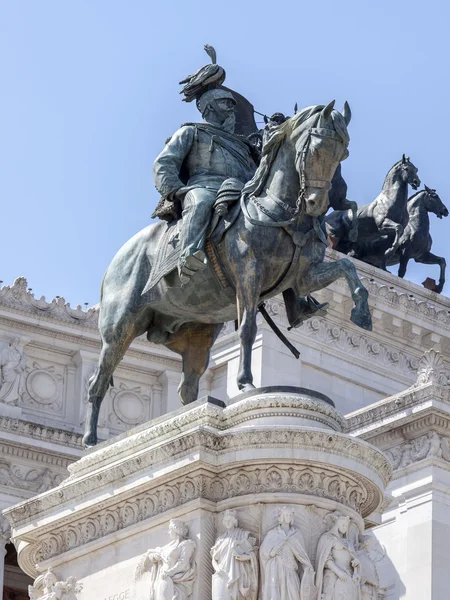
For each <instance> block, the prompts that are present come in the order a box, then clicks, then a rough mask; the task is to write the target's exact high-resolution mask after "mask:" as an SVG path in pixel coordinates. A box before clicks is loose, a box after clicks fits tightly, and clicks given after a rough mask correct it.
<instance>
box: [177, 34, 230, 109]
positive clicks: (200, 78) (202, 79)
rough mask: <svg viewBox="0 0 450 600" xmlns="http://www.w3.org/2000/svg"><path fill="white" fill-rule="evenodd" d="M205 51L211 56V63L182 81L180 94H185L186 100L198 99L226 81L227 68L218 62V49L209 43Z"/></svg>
mask: <svg viewBox="0 0 450 600" xmlns="http://www.w3.org/2000/svg"><path fill="white" fill-rule="evenodd" d="M205 51H206V53H207V54H208V56H209V57H210V58H211V64H210V65H206V66H204V67H202V68H201V69H199V70H198V71H196V72H195V73H194V74H193V75H189V76H188V77H186V78H185V79H183V80H182V81H180V85H183V84H184V85H183V88H182V90H181V91H180V94H184V98H183V100H184V101H185V102H192V101H193V100H198V99H199V98H200V97H201V96H202V95H203V94H204V93H205V92H207V91H209V90H214V89H216V88H218V87H219V86H220V85H222V83H223V82H224V81H225V77H226V73H225V69H224V68H223V67H221V66H220V65H218V64H217V62H216V51H215V50H214V48H213V47H212V46H209V45H208V44H206V45H205Z"/></svg>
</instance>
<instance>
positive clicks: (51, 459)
mask: <svg viewBox="0 0 450 600" xmlns="http://www.w3.org/2000/svg"><path fill="white" fill-rule="evenodd" d="M22 443H23V442H22ZM0 454H2V455H3V456H5V457H6V456H8V457H12V458H14V459H25V460H27V461H31V462H33V463H40V464H44V465H48V466H49V467H58V468H60V469H63V470H65V469H67V468H68V466H69V465H70V464H71V463H72V462H73V461H74V460H76V459H75V457H71V458H68V456H67V454H66V455H62V451H60V453H56V452H52V451H48V450H47V449H45V450H44V449H43V448H39V447H36V446H35V447H30V446H26V445H25V444H23V445H19V444H17V445H16V444H14V443H11V442H6V443H5V442H2V443H1V444H0Z"/></svg>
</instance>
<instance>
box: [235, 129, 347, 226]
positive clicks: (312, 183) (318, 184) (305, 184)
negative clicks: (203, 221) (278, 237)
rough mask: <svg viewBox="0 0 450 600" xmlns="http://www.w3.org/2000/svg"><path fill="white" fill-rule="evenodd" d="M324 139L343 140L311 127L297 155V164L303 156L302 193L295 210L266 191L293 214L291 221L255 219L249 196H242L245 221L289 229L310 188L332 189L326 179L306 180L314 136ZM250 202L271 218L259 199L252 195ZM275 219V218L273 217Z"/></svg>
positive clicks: (332, 131) (331, 133)
mask: <svg viewBox="0 0 450 600" xmlns="http://www.w3.org/2000/svg"><path fill="white" fill-rule="evenodd" d="M313 135H314V136H317V137H323V138H332V139H334V140H336V141H338V142H341V143H342V139H341V138H340V136H339V135H338V134H337V133H336V132H335V131H334V129H327V128H324V127H310V128H309V129H308V135H307V136H306V140H305V143H304V144H303V146H302V149H301V150H300V151H298V152H297V154H296V162H297V159H298V156H299V155H301V158H300V193H299V195H298V198H297V202H296V206H295V209H294V208H292V207H291V206H288V205H287V204H286V203H285V202H284V201H283V200H281V198H278V197H277V196H275V194H274V193H273V192H271V191H270V190H269V189H266V193H267V195H268V196H269V197H271V198H272V200H274V202H276V203H277V204H278V205H280V206H281V207H282V208H283V209H284V210H285V211H286V212H288V213H290V214H293V216H292V217H291V218H290V219H287V220H286V221H275V222H274V223H270V222H267V221H260V220H258V219H253V218H252V217H251V216H250V214H249V212H248V209H247V194H242V196H241V209H242V213H243V214H244V217H245V219H246V220H247V221H248V222H249V223H251V224H252V225H258V226H259V227H288V226H289V225H294V224H295V223H296V221H297V219H298V216H299V214H300V212H301V210H302V209H303V208H304V201H305V196H306V190H307V189H308V188H309V187H315V188H319V189H326V190H330V189H331V182H330V181H328V180H326V179H307V178H306V166H305V165H306V154H307V152H308V149H309V146H310V144H311V138H312V136H313ZM248 200H250V201H251V202H252V203H253V204H254V205H255V206H256V207H257V209H259V210H260V211H261V212H263V213H264V214H266V215H267V216H269V217H271V214H270V212H269V211H268V210H267V209H266V208H265V207H264V206H263V205H262V204H261V203H260V202H259V201H258V200H257V198H256V197H255V196H253V195H251V196H250V197H249V198H248ZM272 218H273V217H272Z"/></svg>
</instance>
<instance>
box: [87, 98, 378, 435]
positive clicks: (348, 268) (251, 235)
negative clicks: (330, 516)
mask: <svg viewBox="0 0 450 600" xmlns="http://www.w3.org/2000/svg"><path fill="white" fill-rule="evenodd" d="M333 105H334V103H331V104H329V105H328V106H327V107H324V106H315V107H311V108H307V109H304V110H302V111H300V112H299V113H297V114H296V115H294V116H293V117H292V118H290V119H289V120H287V121H286V122H285V123H283V124H282V125H281V126H280V127H279V128H278V129H277V130H276V131H275V132H274V134H273V135H272V136H271V138H270V140H269V141H268V143H267V144H266V145H265V147H264V150H263V156H262V160H261V164H260V166H259V167H258V169H257V171H256V173H255V176H254V177H253V179H252V180H251V181H250V182H248V184H247V185H246V186H245V187H244V189H243V192H242V196H241V206H242V209H243V210H242V211H240V212H239V214H238V216H237V218H236V219H235V221H234V222H233V224H232V225H231V227H230V228H229V229H228V230H227V231H226V232H225V234H224V236H223V238H222V240H221V242H220V243H219V244H218V246H217V248H216V252H217V256H218V257H219V259H220V260H219V262H220V263H221V265H222V266H223V271H224V272H225V274H226V277H227V278H228V281H229V282H230V285H231V287H232V288H233V290H234V292H233V293H231V294H230V293H229V291H228V293H226V291H224V289H223V288H222V287H221V285H220V284H219V281H218V278H217V275H216V274H215V272H214V271H213V269H212V268H211V265H208V267H207V268H206V269H204V270H203V271H202V272H199V273H198V274H197V275H196V276H195V277H193V279H192V281H190V282H189V283H188V284H187V285H185V286H184V287H182V286H181V284H180V281H179V278H178V272H177V271H176V270H173V271H172V272H171V273H170V274H168V275H167V276H165V277H163V278H162V279H161V280H160V281H159V282H158V283H157V284H156V286H155V287H154V288H152V289H151V290H149V291H148V292H144V293H142V292H143V290H144V288H145V286H146V283H147V281H148V278H149V275H150V272H151V269H152V265H154V263H155V257H156V254H157V250H158V244H159V242H160V240H161V238H162V237H163V235H164V233H165V231H166V229H167V227H168V226H167V224H166V223H162V222H159V223H155V224H153V225H149V226H148V227H146V228H145V229H143V230H142V231H140V232H139V233H137V234H136V235H135V236H134V237H133V238H132V239H131V240H129V241H128V242H127V243H126V244H125V245H124V246H123V247H122V248H121V249H120V250H119V252H118V253H117V254H116V256H115V257H114V259H113V261H112V262H111V264H110V266H109V267H108V269H107V271H106V273H105V276H104V279H103V283H102V290H101V304H100V318H99V329H100V335H101V339H102V350H101V354H100V359H99V364H98V368H97V370H96V372H95V374H94V375H93V377H92V379H91V381H90V386H89V404H88V415H87V420H86V432H85V436H84V443H85V445H86V446H92V445H95V444H96V443H97V422H98V414H99V410H100V405H101V402H102V400H103V398H104V396H105V394H106V391H107V389H108V386H109V385H110V383H111V378H112V374H113V372H114V370H115V368H116V367H117V365H118V363H119V362H120V360H121V359H122V357H123V356H124V354H125V352H126V350H127V348H128V346H129V345H130V344H131V342H132V341H133V340H134V339H135V338H136V337H138V336H140V335H142V334H144V333H147V337H148V339H149V340H151V341H153V342H156V343H161V344H164V345H165V346H166V347H167V348H169V349H170V350H173V351H174V352H177V353H179V354H180V355H181V356H182V359H183V366H182V376H181V382H180V385H179V388H178V391H179V394H180V396H181V401H182V402H183V404H188V403H190V402H193V401H194V400H196V399H197V394H198V384H199V379H200V377H201V376H202V375H203V373H204V372H205V370H206V368H207V365H208V362H209V357H210V350H211V347H212V345H213V343H214V341H215V340H216V338H217V336H218V334H219V332H220V330H221V328H222V325H223V323H224V322H226V321H230V320H233V319H236V318H237V319H238V320H239V338H240V344H241V356H240V367H239V373H238V377H237V383H238V386H239V389H241V390H244V391H245V390H248V389H251V388H253V387H254V386H253V376H252V370H251V355H252V345H253V342H254V340H255V336H256V331H257V325H256V315H257V310H258V306H259V304H260V303H261V302H262V301H263V300H264V299H266V298H270V297H273V296H275V295H276V294H279V293H281V292H283V291H284V290H287V289H289V288H293V289H294V290H295V292H296V293H297V294H298V295H301V296H305V295H307V294H309V293H311V292H314V291H315V290H319V289H321V288H324V287H326V286H327V285H329V284H330V283H332V282H333V281H335V280H336V279H338V278H340V277H345V278H346V280H347V283H348V285H349V288H350V291H351V294H352V298H353V300H354V302H355V307H354V308H353V309H352V314H351V319H352V321H353V322H354V323H356V324H357V325H359V326H361V327H364V328H365V329H371V316H370V312H369V307H368V303H367V297H368V293H367V290H366V289H365V288H364V286H363V285H362V283H361V281H360V280H359V278H358V275H357V273H356V269H355V267H354V265H353V263H352V262H351V261H350V260H348V259H342V260H338V261H336V262H328V263H325V262H324V256H325V249H326V238H325V235H324V232H323V230H322V228H321V224H320V222H319V220H318V219H317V217H319V216H321V215H323V214H325V212H326V210H327V208H328V190H329V189H330V182H331V179H332V177H333V174H334V172H335V171H336V167H337V165H338V164H339V163H340V161H341V160H343V159H344V158H346V157H347V155H348V150H347V146H348V142H349V136H348V133H347V125H348V121H349V120H350V118H349V115H348V114H346V110H345V109H344V114H341V113H339V112H338V111H336V110H333Z"/></svg>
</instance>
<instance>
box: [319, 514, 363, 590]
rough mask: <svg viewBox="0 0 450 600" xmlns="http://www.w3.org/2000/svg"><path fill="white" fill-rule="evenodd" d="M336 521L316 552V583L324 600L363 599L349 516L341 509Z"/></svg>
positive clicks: (320, 540)
mask: <svg viewBox="0 0 450 600" xmlns="http://www.w3.org/2000/svg"><path fill="white" fill-rule="evenodd" d="M330 516H331V518H332V519H333V521H334V523H333V526H332V527H331V529H330V530H329V531H327V532H325V533H324V534H322V536H321V537H320V539H319V544H318V546H317V554H316V587H317V591H318V597H319V598H320V599H321V600H360V599H361V594H360V563H359V560H358V558H357V556H356V552H355V549H354V548H353V546H352V544H351V542H350V540H348V539H347V533H348V528H349V524H350V518H349V517H346V516H344V515H342V514H340V513H338V512H335V513H334V514H332V515H330Z"/></svg>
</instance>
